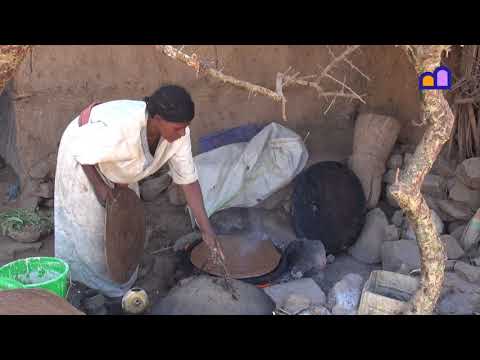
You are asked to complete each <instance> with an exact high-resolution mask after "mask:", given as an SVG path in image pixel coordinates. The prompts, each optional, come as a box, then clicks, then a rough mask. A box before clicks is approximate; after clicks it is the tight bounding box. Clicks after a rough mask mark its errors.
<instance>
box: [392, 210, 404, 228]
mask: <svg viewBox="0 0 480 360" xmlns="http://www.w3.org/2000/svg"><path fill="white" fill-rule="evenodd" d="M403 218H404V214H403V210H397V211H395V213H394V214H393V216H392V224H393V225H395V226H396V227H402V224H403Z"/></svg>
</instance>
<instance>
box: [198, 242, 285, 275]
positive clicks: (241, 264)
mask: <svg viewBox="0 0 480 360" xmlns="http://www.w3.org/2000/svg"><path fill="white" fill-rule="evenodd" d="M217 239H218V241H219V242H220V245H221V246H222V248H223V252H224V254H225V265H226V267H227V269H228V271H229V273H230V276H231V277H232V278H234V279H248V278H256V277H260V276H262V275H265V274H268V273H271V272H272V271H273V270H275V269H276V268H277V267H278V265H279V263H280V260H281V258H282V255H281V254H280V252H279V251H278V250H277V249H276V248H275V247H274V246H273V244H272V242H271V241H270V240H269V239H261V238H260V239H259V238H256V237H255V236H252V235H249V236H245V235H219V236H218V237H217ZM190 260H191V262H192V264H193V265H194V266H195V267H197V268H198V269H200V270H202V271H204V272H207V273H209V274H212V275H216V276H223V269H222V268H221V267H220V266H219V265H216V264H214V263H213V262H212V260H211V259H210V250H209V248H208V247H207V245H206V244H205V242H204V241H201V242H200V243H199V244H198V245H196V246H195V248H194V249H193V250H192V252H191V255H190Z"/></svg>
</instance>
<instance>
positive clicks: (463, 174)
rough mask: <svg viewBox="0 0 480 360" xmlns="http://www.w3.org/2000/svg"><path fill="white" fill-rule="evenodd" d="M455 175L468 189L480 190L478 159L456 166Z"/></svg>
mask: <svg viewBox="0 0 480 360" xmlns="http://www.w3.org/2000/svg"><path fill="white" fill-rule="evenodd" d="M455 173H456V176H457V178H458V179H459V180H460V181H462V182H463V183H464V184H465V185H466V186H468V187H469V188H470V189H474V190H480V157H475V158H470V159H467V160H464V161H463V162H462V163H461V164H460V165H458V166H457V169H456V171H455Z"/></svg>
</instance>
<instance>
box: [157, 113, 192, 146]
mask: <svg viewBox="0 0 480 360" xmlns="http://www.w3.org/2000/svg"><path fill="white" fill-rule="evenodd" d="M154 120H155V124H156V126H157V129H158V131H159V132H160V134H161V136H162V138H164V139H165V140H167V141H168V142H170V143H172V142H174V141H175V140H178V139H180V138H181V137H182V136H184V135H185V129H186V128H187V126H188V123H175V122H171V121H166V120H164V119H162V118H161V117H160V116H158V115H155V117H154Z"/></svg>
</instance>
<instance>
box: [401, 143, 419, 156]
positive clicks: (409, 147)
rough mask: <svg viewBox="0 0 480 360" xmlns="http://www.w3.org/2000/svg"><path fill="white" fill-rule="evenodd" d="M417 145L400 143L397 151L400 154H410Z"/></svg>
mask: <svg viewBox="0 0 480 360" xmlns="http://www.w3.org/2000/svg"><path fill="white" fill-rule="evenodd" d="M416 148H417V146H416V145H415V144H401V145H399V151H400V153H401V154H405V153H410V155H412V154H413V153H414V152H415V149H416Z"/></svg>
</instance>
